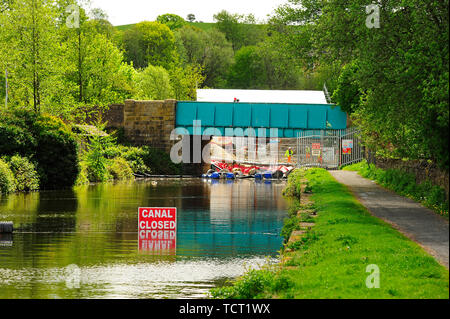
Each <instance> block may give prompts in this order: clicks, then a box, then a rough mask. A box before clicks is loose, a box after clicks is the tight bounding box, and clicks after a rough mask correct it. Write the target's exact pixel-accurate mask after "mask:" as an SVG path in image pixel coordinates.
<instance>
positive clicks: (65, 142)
mask: <svg viewBox="0 0 450 319" xmlns="http://www.w3.org/2000/svg"><path fill="white" fill-rule="evenodd" d="M0 116H1V121H0V154H1V155H3V156H14V155H20V156H24V157H28V158H30V159H31V160H32V161H33V162H36V163H37V170H38V172H39V179H40V182H41V183H40V184H41V187H42V188H44V189H54V188H63V187H70V186H72V185H73V184H74V182H75V180H76V177H77V175H78V162H77V152H78V144H77V142H76V139H75V136H74V135H73V133H72V132H71V130H70V128H69V127H68V126H67V125H66V124H64V123H63V122H62V121H61V120H60V119H58V118H56V117H53V116H49V115H45V114H42V115H38V114H36V113H34V112H27V111H24V110H17V111H0Z"/></svg>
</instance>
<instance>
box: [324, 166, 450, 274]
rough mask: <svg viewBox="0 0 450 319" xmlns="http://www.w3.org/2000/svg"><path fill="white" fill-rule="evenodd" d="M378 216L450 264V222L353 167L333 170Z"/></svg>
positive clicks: (445, 263)
mask: <svg viewBox="0 0 450 319" xmlns="http://www.w3.org/2000/svg"><path fill="white" fill-rule="evenodd" d="M330 173H331V175H332V176H333V177H334V178H335V179H336V180H337V181H338V182H339V183H342V184H344V185H346V186H347V187H348V188H349V189H350V190H351V191H352V192H353V193H354V194H355V196H356V197H357V198H358V200H359V201H360V202H361V203H362V204H363V205H364V206H365V207H366V208H367V209H368V210H369V211H370V212H371V213H372V214H373V215H374V216H376V217H378V218H381V219H382V220H384V221H386V222H387V223H389V224H391V225H392V226H394V227H395V228H396V229H398V230H399V231H400V232H401V233H402V234H404V235H405V236H406V237H408V238H410V239H411V240H414V241H415V242H417V243H418V244H419V245H421V246H422V247H423V248H424V249H425V250H426V251H427V252H428V253H430V254H431V255H432V256H433V257H435V258H436V259H437V260H438V261H439V262H440V263H441V264H443V265H444V266H445V267H447V268H449V224H448V221H447V220H445V219H444V218H442V217H441V216H438V215H437V214H436V213H434V212H433V211H431V210H429V209H427V208H425V207H423V206H422V205H420V204H419V203H416V202H415V201H413V200H411V199H409V198H406V197H402V196H399V195H397V194H395V193H394V192H392V191H390V190H386V189H384V188H382V187H381V186H379V185H377V184H376V183H375V182H373V181H371V180H368V179H365V178H363V177H361V176H360V175H358V173H357V172H354V171H330Z"/></svg>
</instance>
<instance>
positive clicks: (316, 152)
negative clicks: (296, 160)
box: [312, 149, 321, 156]
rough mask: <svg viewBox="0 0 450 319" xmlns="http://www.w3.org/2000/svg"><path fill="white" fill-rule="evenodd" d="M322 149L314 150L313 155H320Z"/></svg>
mask: <svg viewBox="0 0 450 319" xmlns="http://www.w3.org/2000/svg"><path fill="white" fill-rule="evenodd" d="M320 153H321V152H320V149H319V150H314V149H313V151H312V156H320Z"/></svg>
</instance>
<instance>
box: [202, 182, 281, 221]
mask: <svg viewBox="0 0 450 319" xmlns="http://www.w3.org/2000/svg"><path fill="white" fill-rule="evenodd" d="M281 186H282V185H281ZM210 198H211V201H210V216H211V223H212V224H224V223H226V224H229V223H231V222H232V221H235V220H241V221H242V220H246V221H247V222H248V223H251V221H252V219H253V217H254V214H255V213H261V212H271V211H276V210H279V209H280V208H281V209H282V208H284V207H285V202H284V199H283V198H282V196H281V189H280V188H278V187H277V185H276V184H273V185H272V184H271V185H267V184H264V183H255V182H254V181H253V180H252V181H250V180H241V181H235V182H228V181H223V182H220V183H217V184H213V185H211V194H210Z"/></svg>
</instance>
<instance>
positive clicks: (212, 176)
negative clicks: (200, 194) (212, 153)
mask: <svg viewBox="0 0 450 319" xmlns="http://www.w3.org/2000/svg"><path fill="white" fill-rule="evenodd" d="M209 177H210V178H212V179H219V178H220V174H219V173H212V174H211V175H210V176H209Z"/></svg>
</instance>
